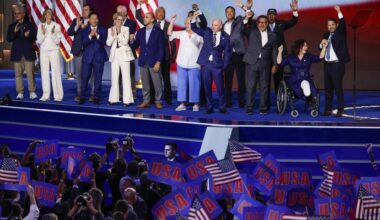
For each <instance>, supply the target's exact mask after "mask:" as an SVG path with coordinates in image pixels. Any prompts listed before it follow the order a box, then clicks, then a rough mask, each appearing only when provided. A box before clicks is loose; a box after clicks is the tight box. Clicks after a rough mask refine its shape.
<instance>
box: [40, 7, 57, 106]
mask: <svg viewBox="0 0 380 220" xmlns="http://www.w3.org/2000/svg"><path fill="white" fill-rule="evenodd" d="M61 37H62V32H61V26H60V25H59V24H57V23H56V22H54V15H53V11H52V10H51V9H46V10H45V11H44V13H43V16H42V23H41V24H40V25H38V31H37V43H38V45H39V47H40V65H41V80H42V91H43V94H42V97H41V99H40V100H41V101H45V102H46V101H49V100H50V87H51V86H50V74H49V67H50V68H51V84H52V86H53V96H54V101H57V102H61V101H62V99H63V88H62V80H61V60H60V57H59V56H60V55H59V43H60V42H61Z"/></svg>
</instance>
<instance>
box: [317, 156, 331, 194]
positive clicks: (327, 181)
mask: <svg viewBox="0 0 380 220" xmlns="http://www.w3.org/2000/svg"><path fill="white" fill-rule="evenodd" d="M322 172H323V180H322V184H321V185H320V187H319V189H318V190H319V192H321V193H325V194H327V195H328V196H331V189H332V186H333V180H334V171H332V170H329V169H328V168H327V165H326V164H323V165H322Z"/></svg>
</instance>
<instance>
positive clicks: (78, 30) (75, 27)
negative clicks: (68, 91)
mask: <svg viewBox="0 0 380 220" xmlns="http://www.w3.org/2000/svg"><path fill="white" fill-rule="evenodd" d="M93 11H94V9H93V7H92V6H91V5H90V4H85V5H84V6H83V8H82V17H77V18H74V20H73V22H72V23H71V25H70V27H69V29H68V30H67V33H68V34H69V36H73V37H74V40H73V44H72V46H71V53H72V54H73V55H74V72H75V74H76V76H77V96H76V97H75V101H79V98H80V96H81V91H82V54H83V47H82V30H83V29H85V28H86V27H87V26H88V17H89V16H90V13H91V12H93ZM93 96H94V77H93V76H92V77H91V98H90V101H93V98H94V97H93Z"/></svg>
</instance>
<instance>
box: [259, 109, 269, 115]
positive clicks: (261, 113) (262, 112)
mask: <svg viewBox="0 0 380 220" xmlns="http://www.w3.org/2000/svg"><path fill="white" fill-rule="evenodd" d="M267 114H268V110H261V111H260V115H267Z"/></svg>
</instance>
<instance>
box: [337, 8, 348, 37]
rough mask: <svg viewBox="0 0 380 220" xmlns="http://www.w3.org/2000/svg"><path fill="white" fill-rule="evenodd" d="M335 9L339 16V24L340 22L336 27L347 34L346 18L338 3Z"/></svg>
mask: <svg viewBox="0 0 380 220" xmlns="http://www.w3.org/2000/svg"><path fill="white" fill-rule="evenodd" d="M334 9H335V11H336V12H337V13H338V18H339V24H338V27H337V28H336V31H337V32H340V33H342V34H344V35H346V34H347V29H346V20H345V19H344V16H343V13H342V11H341V10H340V7H339V6H338V5H336V6H335V7H334Z"/></svg>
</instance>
